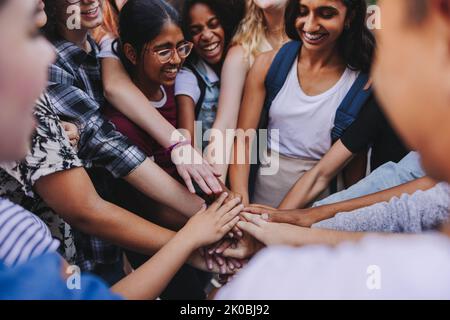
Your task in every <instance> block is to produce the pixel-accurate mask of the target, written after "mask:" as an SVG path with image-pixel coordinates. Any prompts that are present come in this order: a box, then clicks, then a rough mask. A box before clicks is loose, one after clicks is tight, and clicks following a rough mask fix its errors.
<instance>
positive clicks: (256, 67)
mask: <svg viewBox="0 0 450 320" xmlns="http://www.w3.org/2000/svg"><path fill="white" fill-rule="evenodd" d="M277 52H278V51H277V50H271V51H267V52H264V53H262V54H260V55H258V56H257V57H256V59H255V63H254V64H253V66H252V67H251V69H250V73H249V76H252V77H254V78H256V79H261V81H264V79H265V78H266V76H267V73H268V72H269V69H270V66H271V65H272V62H273V60H274V59H275V56H276V55H277Z"/></svg>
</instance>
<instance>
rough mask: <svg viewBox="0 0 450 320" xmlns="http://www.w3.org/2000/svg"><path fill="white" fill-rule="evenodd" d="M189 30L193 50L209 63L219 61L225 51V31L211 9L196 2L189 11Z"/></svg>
mask: <svg viewBox="0 0 450 320" xmlns="http://www.w3.org/2000/svg"><path fill="white" fill-rule="evenodd" d="M189 18H190V22H191V23H190V25H189V31H190V33H191V36H192V42H193V43H194V49H195V52H196V53H197V54H198V55H199V56H200V57H201V58H202V59H203V60H205V61H206V62H207V63H208V64H209V65H217V64H218V63H221V62H222V60H223V57H224V52H225V31H224V29H223V28H222V26H221V24H220V21H219V19H218V18H217V16H216V15H215V14H214V12H212V11H211V9H210V8H209V7H208V6H207V5H205V4H203V3H197V4H195V5H194V6H192V8H191V10H190V12H189Z"/></svg>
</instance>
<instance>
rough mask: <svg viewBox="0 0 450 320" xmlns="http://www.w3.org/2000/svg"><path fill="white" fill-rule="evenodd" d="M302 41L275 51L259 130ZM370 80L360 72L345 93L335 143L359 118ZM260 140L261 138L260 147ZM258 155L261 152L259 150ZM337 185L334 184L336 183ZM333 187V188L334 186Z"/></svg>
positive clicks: (253, 172) (254, 169)
mask: <svg viewBox="0 0 450 320" xmlns="http://www.w3.org/2000/svg"><path fill="white" fill-rule="evenodd" d="M301 46H302V43H301V42H300V41H290V42H288V43H286V44H285V45H284V46H283V47H281V49H280V50H279V51H278V53H277V54H276V56H275V58H274V60H273V62H272V65H271V66H270V68H269V71H268V73H267V76H266V79H265V82H264V85H265V88H266V99H265V101H264V107H263V111H262V114H261V120H260V124H259V128H260V129H266V128H267V126H268V122H269V111H270V107H271V106H272V102H273V101H274V100H275V98H276V97H277V95H278V93H279V92H280V91H281V89H282V88H283V86H284V83H285V82H286V79H287V77H288V75H289V72H290V71H291V68H292V65H293V64H294V62H295V59H297V56H298V53H299V51H300V48H301ZM368 81H369V75H368V74H365V73H360V75H359V76H358V78H357V79H356V81H355V83H354V84H353V86H352V87H351V88H350V90H349V92H348V93H347V95H346V96H345V98H344V100H343V101H342V103H341V105H340V106H339V108H338V109H337V111H336V118H335V121H334V127H333V129H332V131H331V138H332V141H333V143H334V142H336V141H337V140H339V139H340V137H341V136H342V135H343V133H344V132H345V130H346V129H347V128H348V127H349V126H350V125H351V124H352V123H353V122H354V121H355V120H356V118H357V116H358V114H359V112H360V111H361V109H362V107H363V106H364V105H365V104H366V102H367V101H368V100H369V98H370V97H371V95H372V89H368V90H364V87H365V86H366V84H367V82H368ZM260 145H261V143H260V141H258V146H260ZM258 156H259V152H258ZM260 163H261V161H260V159H258V164H257V165H252V166H251V171H250V180H249V181H250V186H249V189H250V194H252V193H253V191H254V181H255V179H256V174H257V168H258V167H259V165H260ZM333 184H334V183H333ZM333 189H334V187H333Z"/></svg>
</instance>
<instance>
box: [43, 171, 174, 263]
mask: <svg viewBox="0 0 450 320" xmlns="http://www.w3.org/2000/svg"><path fill="white" fill-rule="evenodd" d="M61 189H64V190H65V192H64V196H61V192H60V190H61ZM35 190H36V193H37V194H39V196H40V197H41V198H42V199H43V200H44V201H45V203H46V204H47V205H48V206H49V207H50V208H52V209H53V210H54V211H55V212H56V213H58V214H59V215H60V216H61V217H62V218H63V219H64V220H65V221H66V222H67V223H69V224H70V225H72V226H73V227H75V228H77V229H78V230H80V231H82V232H84V233H87V234H90V235H93V236H96V237H99V238H102V239H105V240H108V241H110V242H112V243H114V244H117V245H119V246H121V247H125V248H129V249H131V250H133V251H137V252H140V253H143V254H149V255H150V254H153V253H154V252H156V251H157V250H159V249H160V248H161V247H162V246H163V245H164V244H165V243H167V242H168V241H169V240H170V239H171V238H172V237H173V235H174V232H172V231H170V230H167V229H164V228H161V227H159V226H157V225H155V224H152V223H150V222H148V221H146V220H145V219H142V218H140V217H138V216H137V215H135V214H132V213H130V212H128V211H126V210H124V209H122V208H120V207H118V206H116V205H113V204H111V203H109V202H106V201H104V200H103V199H101V198H100V196H99V195H98V194H97V192H96V190H95V188H94V186H93V185H92V182H91V180H90V179H89V176H88V175H87V173H86V172H85V171H84V169H82V168H77V169H71V170H66V171H62V172H59V173H54V174H51V175H49V176H45V177H42V178H41V179H39V180H38V181H37V182H36V185H35Z"/></svg>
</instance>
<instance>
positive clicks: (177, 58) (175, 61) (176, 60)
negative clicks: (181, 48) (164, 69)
mask: <svg viewBox="0 0 450 320" xmlns="http://www.w3.org/2000/svg"><path fill="white" fill-rule="evenodd" d="M181 61H182V59H181V57H180V54H179V53H178V51H177V50H175V53H174V55H173V57H172V59H171V60H170V63H171V64H180V63H181Z"/></svg>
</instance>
